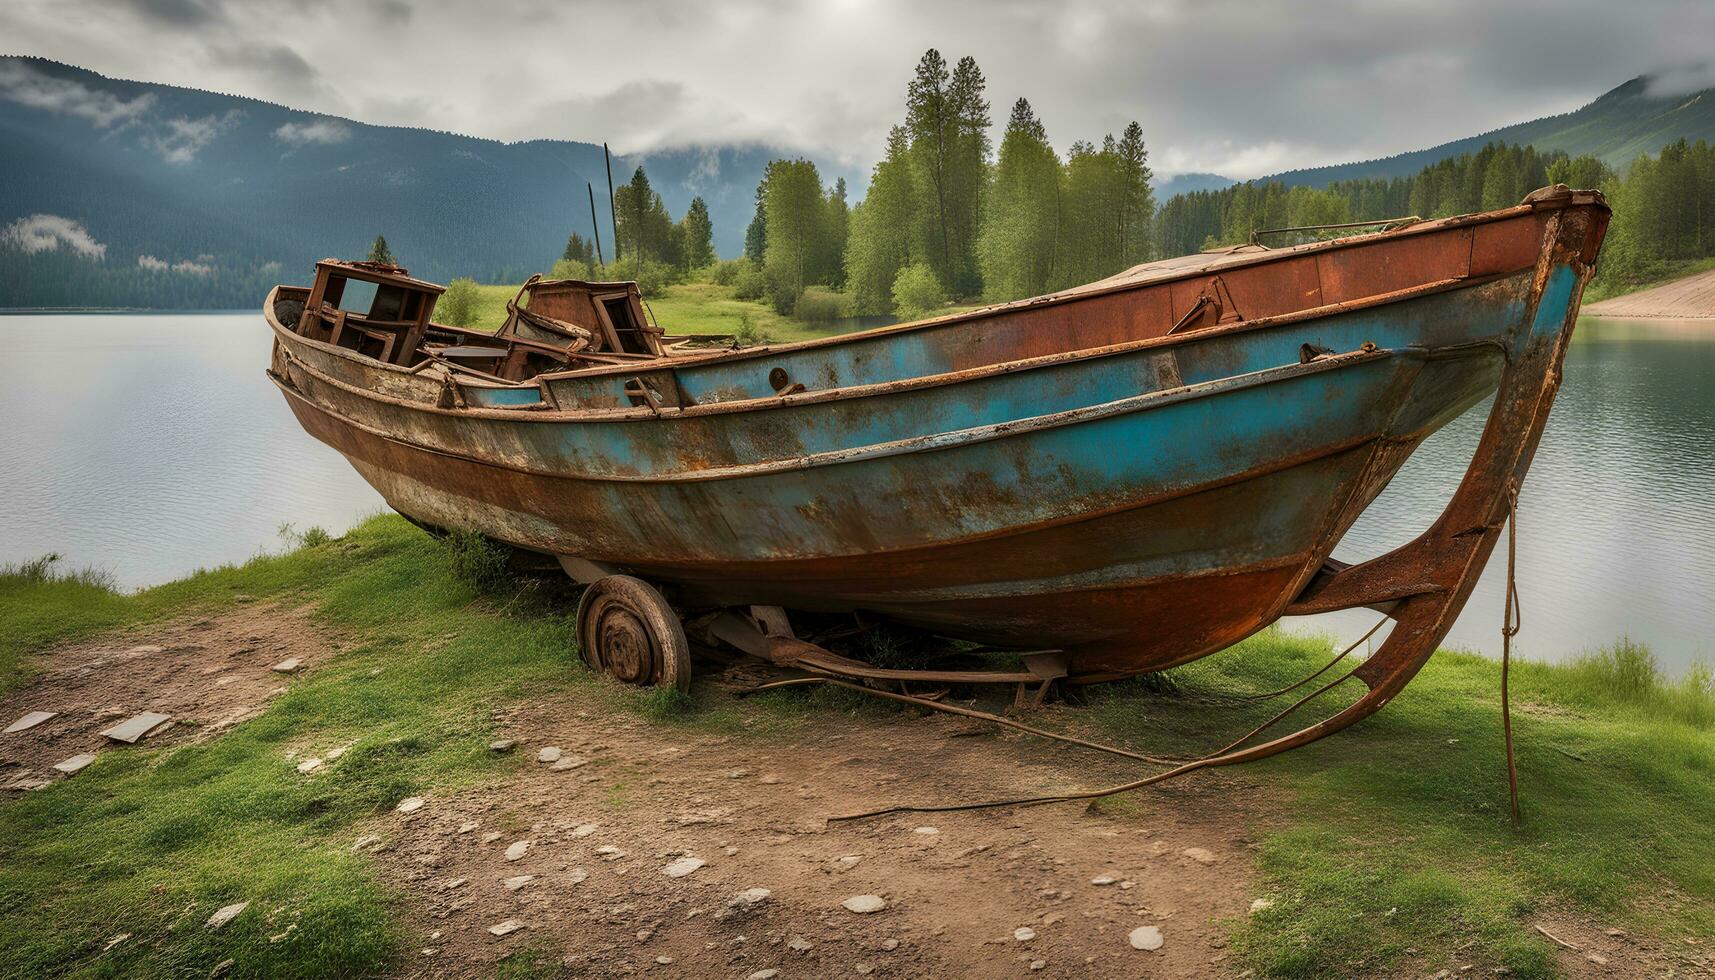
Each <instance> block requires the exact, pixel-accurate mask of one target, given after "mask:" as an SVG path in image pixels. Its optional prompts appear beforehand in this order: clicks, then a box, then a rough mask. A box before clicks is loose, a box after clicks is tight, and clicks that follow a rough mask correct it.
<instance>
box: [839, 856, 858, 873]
mask: <svg viewBox="0 0 1715 980" xmlns="http://www.w3.org/2000/svg"><path fill="white" fill-rule="evenodd" d="M862 860H863V855H862V854H847V855H846V856H844V857H842V858H840V860H839V865H840V868H841V870H845V871H850V870H851V869H853V868H855V867H857V866H858V862H859V861H862Z"/></svg>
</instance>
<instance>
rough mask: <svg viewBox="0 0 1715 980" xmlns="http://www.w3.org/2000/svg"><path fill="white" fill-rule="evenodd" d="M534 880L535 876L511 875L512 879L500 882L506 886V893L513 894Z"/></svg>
mask: <svg viewBox="0 0 1715 980" xmlns="http://www.w3.org/2000/svg"><path fill="white" fill-rule="evenodd" d="M535 880H536V876H535V875H513V876H512V877H510V878H507V879H505V880H504V881H502V882H501V884H502V885H505V886H506V890H507V891H509V892H515V891H517V890H518V889H520V888H523V887H524V886H525V885H528V884H529V883H531V882H532V881H535Z"/></svg>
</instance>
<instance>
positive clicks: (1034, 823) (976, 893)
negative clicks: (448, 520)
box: [379, 695, 1259, 977]
mask: <svg viewBox="0 0 1715 980" xmlns="http://www.w3.org/2000/svg"><path fill="white" fill-rule="evenodd" d="M705 696H708V695H705ZM716 696H718V695H716ZM503 728H504V731H505V733H506V734H507V735H508V736H510V737H513V738H516V739H518V740H519V745H518V747H517V748H516V749H515V750H514V751H518V752H523V753H528V754H529V757H530V758H531V759H532V760H534V759H535V758H536V757H537V754H538V753H539V752H540V751H541V750H542V749H544V748H548V749H554V748H557V749H559V750H560V752H561V753H562V754H561V755H560V760H561V763H560V764H561V766H562V768H561V769H560V770H558V771H556V770H555V769H554V766H553V765H551V764H548V763H542V762H535V761H533V762H532V763H531V766H530V768H529V770H528V771H526V772H525V773H524V774H523V775H521V776H519V777H518V778H516V779H515V780H513V781H512V782H511V783H509V784H508V785H505V786H501V787H497V788H485V789H483V790H480V791H472V792H469V793H464V794H460V795H457V796H454V797H451V798H448V799H430V800H429V801H428V802H427V803H426V804H425V805H424V807H423V808H422V809H421V810H418V811H417V812H416V813H414V814H411V815H410V816H408V817H404V818H399V819H396V820H395V821H392V822H391V826H390V828H389V831H390V832H389V833H387V834H386V835H385V840H384V842H383V843H382V844H381V845H379V846H381V847H383V848H385V851H384V856H385V860H386V862H387V864H388V865H389V866H390V867H391V868H392V869H393V873H394V874H396V875H398V876H399V877H400V879H402V880H403V881H404V882H405V883H406V885H407V887H408V888H409V889H410V890H411V891H412V893H413V894H415V895H416V896H417V898H418V900H419V901H420V902H421V903H422V905H423V907H424V908H425V909H426V910H427V912H428V915H427V918H426V920H425V922H424V926H423V929H424V932H423V938H422V949H421V950H419V952H418V955H419V956H421V957H422V961H421V972H422V973H423V974H425V975H429V974H433V975H448V974H458V975H478V974H481V975H487V974H488V973H490V972H491V971H492V969H493V964H494V963H495V961H497V960H498V959H500V958H501V957H503V956H506V955H507V954H509V953H511V952H513V951H515V950H518V949H520V948H524V947H531V946H534V947H538V948H541V949H544V950H547V951H549V955H550V957H552V958H555V959H558V958H561V957H563V958H564V960H565V962H566V963H567V964H568V965H570V966H573V967H576V968H580V972H582V973H584V974H586V975H590V976H617V975H621V974H626V973H630V972H633V971H637V972H649V973H650V974H651V975H660V976H683V977H704V976H737V977H746V976H749V975H751V974H753V973H755V972H756V971H766V970H771V969H777V970H780V971H781V976H840V975H864V974H872V975H889V976H912V977H919V976H947V977H959V976H964V977H1010V976H1020V975H1028V974H1032V973H1037V974H1039V975H1043V976H1098V977H1100V976H1125V977H1137V976H1175V977H1188V976H1227V975H1231V974H1232V972H1233V971H1231V970H1228V969H1225V968H1224V963H1225V961H1226V960H1227V958H1228V954H1227V952H1226V951H1225V950H1224V948H1223V942H1222V939H1221V936H1222V930H1221V928H1220V926H1219V924H1218V922H1217V920H1219V919H1223V918H1232V917H1238V916H1243V915H1246V914H1248V911H1249V908H1250V903H1251V901H1252V900H1253V899H1254V898H1255V897H1257V896H1256V895H1255V894H1253V885H1252V879H1253V873H1252V870H1251V858H1250V853H1249V847H1250V840H1249V837H1248V830H1247V827H1249V826H1250V825H1251V824H1252V822H1253V818H1254V812H1253V808H1252V807H1251V806H1248V805H1245V803H1244V802H1243V801H1244V800H1245V799H1246V798H1247V797H1248V798H1250V799H1252V800H1255V799H1256V798H1257V797H1258V795H1259V794H1258V793H1257V792H1255V791H1254V790H1247V789H1245V788H1244V787H1242V786H1239V785H1235V784H1232V783H1226V784H1221V785H1217V784H1215V783H1211V782H1205V783H1203V784H1201V785H1197V786H1191V785H1186V786H1183V787H1180V788H1178V789H1177V791H1176V792H1174V793H1172V794H1170V795H1168V796H1164V797H1162V798H1158V799H1157V800H1154V801H1151V802H1150V803H1149V804H1147V808H1146V809H1145V810H1144V811H1143V812H1141V813H1128V814H1126V815H1125V816H1124V817H1118V818H1116V817H1108V816H1102V815H1099V814H1097V813H1094V812H1091V811H1090V810H1089V809H1088V808H1087V807H1084V806H1076V805H1060V806H1052V807H1038V808H1034V809H1028V810H1011V811H1007V810H996V811H987V812H977V813H944V814H918V815H907V816H905V817H903V818H880V819H876V820H871V821H865V822H858V823H844V824H840V823H835V824H827V823H826V822H825V818H826V817H827V816H828V815H830V814H835V813H842V812H851V811H855V810H861V809H864V808H868V807H872V806H874V805H876V804H878V803H885V802H892V801H907V800H913V801H944V800H961V799H963V800H975V799H983V798H987V797H991V796H993V795H994V794H996V793H1007V792H1012V791H1015V790H1020V789H1022V790H1027V791H1034V790H1046V789H1065V788H1070V787H1071V786H1073V785H1075V784H1078V783H1081V782H1082V779H1081V778H1079V777H1078V776H1077V775H1075V774H1080V773H1083V774H1085V775H1086V776H1087V778H1091V779H1101V778H1108V777H1112V776H1116V775H1118V774H1119V772H1120V770H1119V769H1117V768H1115V767H1112V766H1109V765H1107V764H1106V763H1103V762H1099V761H1098V762H1096V763H1095V764H1093V765H1092V763H1091V760H1090V759H1089V758H1088V754H1087V753H1081V752H1077V750H1070V751H1066V752H1062V751H1060V750H1059V749H1057V748H1049V749H1042V748H1040V747H1039V746H1027V745H1024V744H1022V743H1020V744H1011V743H1012V742H1013V740H1012V739H1010V738H997V737H994V736H990V735H988V734H987V733H986V732H984V733H983V734H982V735H981V736H978V737H971V732H972V728H971V725H970V724H968V723H965V722H963V721H961V720H957V719H947V718H946V717H945V716H941V715H934V716H930V717H927V718H916V717H911V716H894V717H891V718H887V719H884V720H879V721H874V720H871V721H866V722H862V723H859V724H855V725H840V724H838V723H836V722H835V721H833V720H828V721H827V722H825V723H824V722H823V721H821V720H818V721H816V722H813V723H812V724H811V725H810V726H809V727H808V728H806V729H804V730H800V731H798V732H795V733H794V734H792V735H791V736H789V737H787V738H785V739H783V740H763V739H759V738H747V737H742V738H722V737H720V736H711V735H707V734H697V733H694V732H689V731H684V730H679V731H674V730H672V729H671V728H670V727H669V728H668V729H667V730H665V731H664V730H663V727H662V726H659V725H652V724H649V723H646V722H643V721H640V720H637V719H635V718H629V717H627V716H625V715H623V714H620V715H614V714H610V713H607V712H602V711H598V710H590V709H588V708H587V707H585V706H580V705H577V704H570V703H541V704H531V705H526V706H521V707H520V708H519V709H518V710H517V711H515V712H514V713H512V714H511V715H510V716H509V717H507V718H506V719H505V721H504V723H503ZM547 754H548V755H553V752H552V751H549V752H548V753H547ZM568 766H570V767H568ZM1235 801H1238V803H1237V805H1235ZM509 849H510V850H509ZM520 852H522V854H520ZM509 855H519V856H517V857H515V858H513V859H509ZM684 857H694V858H696V859H698V860H700V861H702V862H705V863H703V864H702V865H701V866H699V867H697V868H696V870H695V871H693V872H691V873H689V874H687V875H685V876H684V877H680V878H674V877H670V876H669V875H668V874H667V873H665V872H666V870H667V869H669V868H671V867H673V862H674V861H675V860H679V859H681V858H684ZM690 863H691V862H686V866H688V865H689V864H690ZM523 876H528V878H527V880H526V879H525V878H524V877H523ZM509 879H510V880H509ZM752 889H767V893H766V896H760V894H759V893H757V892H755V891H751V890H752ZM863 895H873V896H879V897H880V898H881V899H882V900H883V901H885V902H886V908H885V909H883V910H881V911H879V912H873V913H863V914H859V913H855V912H852V911H848V910H847V909H846V908H845V907H844V905H843V903H845V902H846V901H847V900H848V899H852V898H853V897H855V896H863ZM508 920H512V921H516V922H517V923H519V924H520V925H522V926H523V928H522V929H520V930H519V931H517V932H514V933H512V934H510V935H507V936H504V937H496V936H494V935H492V934H491V932H490V929H491V927H494V926H497V925H499V924H501V923H503V922H507V921H508ZM1142 926H1149V927H1153V928H1154V929H1155V930H1158V932H1159V936H1160V940H1161V946H1160V948H1159V949H1158V950H1154V951H1142V950H1138V949H1135V948H1133V946H1132V945H1131V943H1130V942H1129V940H1128V937H1129V935H1130V933H1131V932H1132V930H1134V929H1137V928H1139V927H1142ZM437 933H438V935H437ZM1141 938H1142V937H1141V936H1140V939H1141ZM663 958H665V960H666V961H665V962H664V961H663Z"/></svg>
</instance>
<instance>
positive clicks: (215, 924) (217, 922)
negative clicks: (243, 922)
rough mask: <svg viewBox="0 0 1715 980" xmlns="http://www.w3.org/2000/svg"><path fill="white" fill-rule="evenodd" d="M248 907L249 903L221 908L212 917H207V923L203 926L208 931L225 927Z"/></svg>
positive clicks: (239, 903)
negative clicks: (208, 929)
mask: <svg viewBox="0 0 1715 980" xmlns="http://www.w3.org/2000/svg"><path fill="white" fill-rule="evenodd" d="M249 907H250V903H249V902H234V903H233V904H231V905H227V906H223V907H222V908H220V909H219V910H217V911H216V912H215V913H214V914H213V915H211V916H209V917H208V922H206V923H204V925H205V926H207V927H208V928H210V929H219V928H220V927H221V926H224V925H226V924H227V923H228V922H231V921H232V920H233V919H236V918H238V914H239V913H240V912H243V911H244V910H245V909H247V908H249Z"/></svg>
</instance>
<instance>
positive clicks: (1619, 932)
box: [1602, 929, 1626, 936]
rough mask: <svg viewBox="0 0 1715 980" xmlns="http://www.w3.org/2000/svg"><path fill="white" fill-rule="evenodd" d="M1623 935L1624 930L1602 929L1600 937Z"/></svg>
mask: <svg viewBox="0 0 1715 980" xmlns="http://www.w3.org/2000/svg"><path fill="white" fill-rule="evenodd" d="M1625 934H1626V930H1624V929H1603V930H1602V935H1604V936H1624V935H1625Z"/></svg>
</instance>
